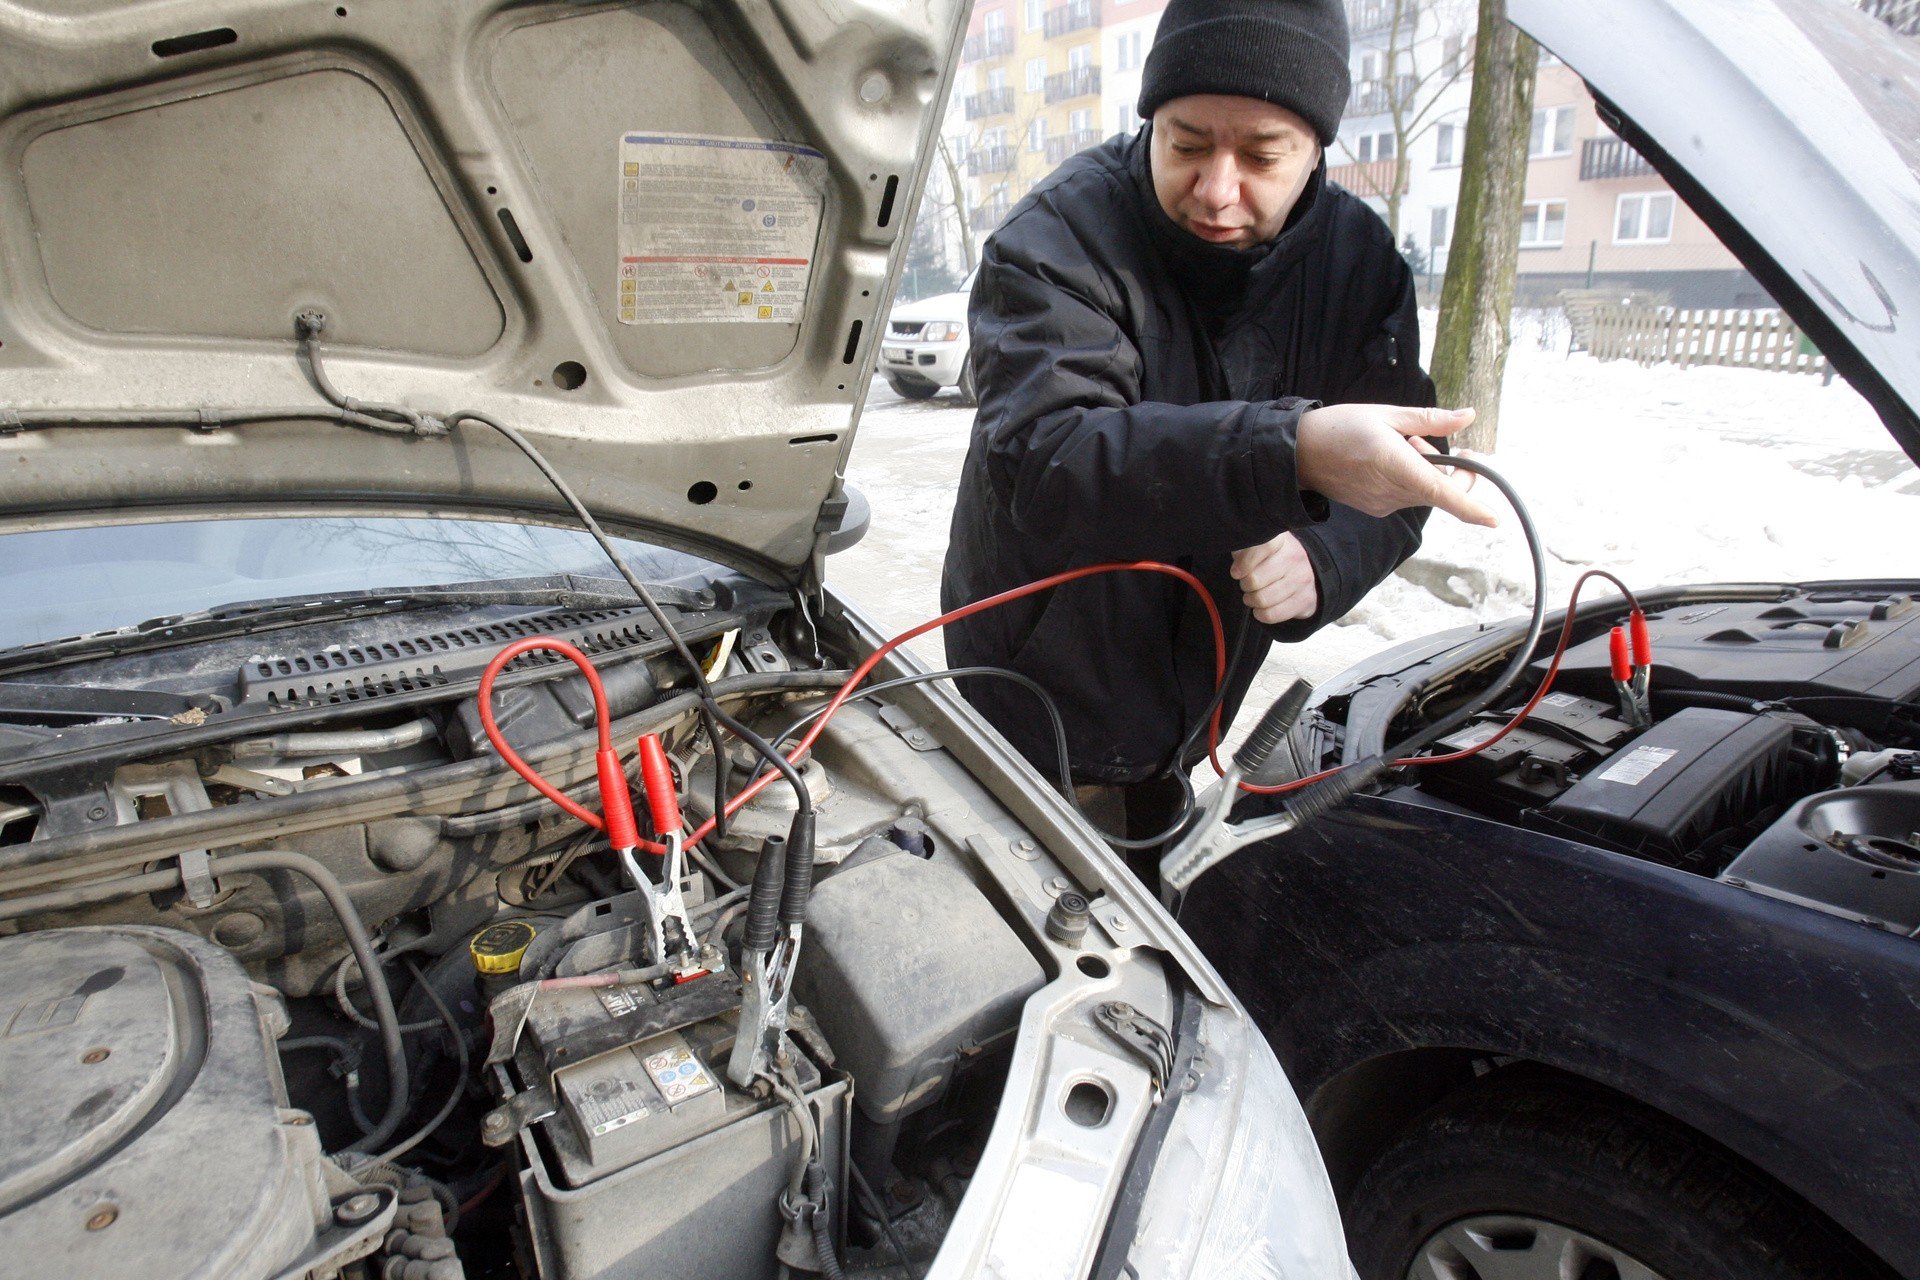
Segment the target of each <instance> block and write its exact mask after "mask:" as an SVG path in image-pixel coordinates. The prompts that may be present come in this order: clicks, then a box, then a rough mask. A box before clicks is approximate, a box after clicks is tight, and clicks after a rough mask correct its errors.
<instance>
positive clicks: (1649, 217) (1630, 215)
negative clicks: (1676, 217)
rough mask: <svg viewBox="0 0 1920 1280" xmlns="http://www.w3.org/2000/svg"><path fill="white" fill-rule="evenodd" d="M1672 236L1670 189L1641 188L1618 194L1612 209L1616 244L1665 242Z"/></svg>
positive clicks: (1671, 197)
mask: <svg viewBox="0 0 1920 1280" xmlns="http://www.w3.org/2000/svg"><path fill="white" fill-rule="evenodd" d="M1672 239H1673V193H1672V192H1671V191H1642V192H1637V193H1635V194H1633V195H1625V196H1621V197H1620V203H1619V204H1618V205H1617V206H1616V207H1615V208H1614V212H1613V242H1614V243H1615V244H1666V243H1667V242H1668V241H1669V240H1672Z"/></svg>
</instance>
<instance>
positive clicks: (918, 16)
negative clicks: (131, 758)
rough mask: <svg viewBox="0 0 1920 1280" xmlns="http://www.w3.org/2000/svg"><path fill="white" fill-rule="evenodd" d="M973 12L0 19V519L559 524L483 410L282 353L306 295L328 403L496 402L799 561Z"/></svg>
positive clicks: (792, 566) (696, 531)
mask: <svg viewBox="0 0 1920 1280" xmlns="http://www.w3.org/2000/svg"><path fill="white" fill-rule="evenodd" d="M965 19H966V6H965V4H964V3H961V0H924V2H922V3H915V4H911V5H902V4H890V3H877V2H873V0H767V2H766V3H757V2H756V3H748V2H746V0H713V3H708V4H703V5H700V6H693V5H688V4H681V3H674V2H672V0H652V2H647V0H643V2H642V3H637V4H625V3H623V4H569V3H555V4H545V5H540V4H536V5H530V6H529V5H515V4H509V3H506V2H505V0H344V3H341V4H338V5H336V4H333V3H325V4H316V3H289V2H286V0H281V2H278V3H268V2H264V0H252V2H249V0H238V2H235V0H217V2H214V0H170V2H169V3H166V4H128V3H123V2H121V0H26V2H25V3H23V4H18V5H10V6H6V7H5V9H4V11H3V12H0V151H3V152H4V154H5V164H4V166H0V454H4V457H5V467H6V470H5V479H4V480H3V481H0V530H6V529H21V528H35V527H48V526H50V525H55V524H59V523H63V522H68V523H71V522H79V523H93V522H98V521H100V520H102V519H153V518H165V517H166V516H168V515H170V514H179V515H187V514H192V515H197V516H204V515H206V514H207V513H208V512H209V511H228V510H239V509H248V510H251V511H252V512H254V513H262V514H264V513H268V512H285V511H294V510H312V509H322V510H328V511H336V512H337V511H342V510H346V511H355V510H357V511H364V512H380V513H409V512H412V513H422V512H424V513H454V512H457V513H461V514H476V513H478V514H484V513H487V512H489V511H497V512H503V513H512V514H514V515H517V516H525V515H528V514H534V515H539V514H541V513H554V514H556V515H557V514H558V513H562V512H563V511H564V508H563V507H562V506H561V504H560V502H559V500H558V498H557V497H556V495H555V494H554V492H553V490H552V488H551V487H550V486H549V485H548V484H547V482H546V481H545V480H543V479H542V478H541V476H540V475H539V473H538V472H537V471H535V470H534V469H533V468H532V467H531V466H530V465H529V464H528V463H527V461H526V460H525V459H524V458H522V457H520V456H519V455H518V454H517V453H516V452H515V451H514V450H512V449H511V448H510V447H508V446H507V445H506V444H505V443H504V442H503V441H502V440H500V439H498V438H496V437H495V436H494V434H493V433H492V432H491V431H488V430H486V429H484V428H482V427H480V426H478V425H473V424H468V425H463V426H460V427H459V428H457V429H456V430H454V431H452V432H451V433H446V434H440V435H437V436H436V435H431V434H430V435H427V436H412V435H407V434H404V433H398V434H384V433H378V432H371V431H366V430H361V429H356V428H354V427H350V426H343V425H340V423H339V422H338V421H336V420H334V414H333V411H332V410H331V409H329V408H328V406H327V405H326V402H325V401H324V400H323V399H322V398H321V396H320V394H319V392H318V390H317V388H316V385H315V383H314V382H313V380H312V379H311V378H310V376H309V374H308V373H307V371H306V369H305V368H304V367H303V365H302V364H301V363H300V362H299V360H298V359H297V354H296V344H295V341H294V333H295V329H294V324H295V316H296V315H297V314H300V313H303V312H312V313H318V314H319V315H321V316H323V317H324V323H325V330H324V335H323V338H322V345H321V351H322V352H323V354H324V357H325V360H324V365H325V372H326V374H327V375H328V376H329V377H330V378H331V380H332V382H333V384H334V385H335V386H336V387H337V388H338V390H339V392H340V394H342V395H343V396H346V397H350V398H353V399H357V400H362V401H372V402H386V403H395V404H399V405H403V406H406V407H407V408H408V409H410V410H413V411H416V412H420V413H425V414H427V415H430V416H429V425H432V423H433V421H434V420H435V419H438V418H444V417H445V415H448V414H451V413H454V412H455V411H458V410H474V411H479V412H482V413H486V414H488V415H490V416H492V417H494V418H497V419H499V420H501V421H503V422H506V423H509V424H511V425H513V426H515V427H518V428H519V429H520V430H521V431H523V432H524V433H525V434H526V435H527V436H528V437H529V438H530V439H531V440H533V441H534V442H535V443H536V444H537V445H538V446H539V447H540V449H541V450H542V451H543V452H545V453H546V454H547V456H548V457H549V458H550V459H551V460H552V461H553V463H554V464H555V466H556V467H557V469H558V470H559V471H560V472H561V473H562V474H563V475H565V476H566V477H568V478H569V479H570V480H571V482H572V483H573V484H574V486H575V487H576V488H577V489H578V490H579V492H580V494H581V497H582V498H583V499H584V501H585V502H586V503H587V505H588V506H590V507H591V508H593V509H594V510H595V512H596V513H597V514H599V515H600V516H601V517H602V518H603V519H605V520H607V521H608V522H609V523H610V524H611V525H614V526H616V527H623V528H624V529H626V530H627V531H628V532H633V533H637V534H639V535H640V536H651V537H654V538H656V539H658V540H661V541H666V542H670V543H675V544H679V545H683V546H690V547H693V548H695V549H699V550H703V551H707V552H709V553H714V552H718V553H720V554H721V555H722V557H723V558H731V559H734V560H735V561H736V562H740V563H748V564H758V565H760V566H761V567H763V568H767V569H771V570H774V571H777V572H784V573H785V574H786V575H787V576H793V575H794V574H795V573H796V572H797V571H799V570H800V569H802V568H803V567H804V566H806V565H807V564H808V563H809V562H810V560H811V559H812V557H813V556H814V555H815V554H816V546H817V544H818V543H819V542H820V541H821V539H820V537H819V534H820V529H819V528H817V526H820V525H824V524H830V523H832V520H831V517H832V516H833V514H834V512H835V510H836V508H837V507H838V505H839V503H838V502H837V498H838V495H839V491H840V485H839V479H838V477H839V475H840V472H841V470H842V466H843V463H844V460H845V458H846V455H847V451H848V448H849V445H850V444H851V440H852V434H853V427H854V424H855V422H856V420H857V418H858V415H859V409H860V404H861V400H862V397H863V395H864V393H865V390H866V386H867V382H868V378H869V373H870V369H871V364H872V356H873V352H874V349H875V347H876V346H877V345H878V341H879V338H880V331H881V329H882V328H883V327H884V326H883V325H882V324H880V323H879V321H880V319H881V317H882V315H883V311H884V308H885V305H886V302H887V299H888V298H889V296H890V295H891V291H892V283H893V278H894V275H895V272H896V270H897V267H898V264H899V261H900V258H901V256H902V255H901V250H902V249H903V248H904V245H905V243H906V239H907V237H906V235H905V234H904V233H905V232H906V231H907V230H908V229H910V226H911V214H912V210H913V209H914V207H915V204H916V203H917V200H918V197H919V192H920V187H921V182H922V179H923V177H924V175H925V172H926V170H927V168H928V159H929V156H930V154H931V146H932V142H933V139H934V138H935V136H936V131H937V129H938V122H939V116H940V107H941V104H942V102H943V101H944V99H945V95H946V91H947V84H948V80H949V78H950V77H951V74H952V67H953V63H954V60H955V58H956V56H957V52H958V47H959V43H958V42H959V39H960V35H961V32H962V30H963V27H964V23H965ZM302 408H311V409H312V411H313V412H312V416H311V417H310V418H307V417H302V416H300V415H297V414H296V415H293V416H287V415H281V416H279V417H278V418H276V419H275V420H271V421H255V422H250V423H248V424H246V425H236V421H235V419H236V411H247V410H254V409H265V410H275V411H279V410H286V409H302ZM241 416H244V415H241ZM823 509H824V513H825V518H823Z"/></svg>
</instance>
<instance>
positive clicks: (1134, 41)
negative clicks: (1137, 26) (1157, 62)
mask: <svg viewBox="0 0 1920 1280" xmlns="http://www.w3.org/2000/svg"><path fill="white" fill-rule="evenodd" d="M1140 62H1141V58H1140V33H1139V32H1138V31H1129V32H1128V33H1127V34H1125V35H1123V36H1121V37H1120V38H1119V39H1118V40H1116V41H1114V46H1113V67H1114V70H1116V71H1131V70H1133V69H1134V68H1135V67H1137V66H1139V65H1140Z"/></svg>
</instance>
